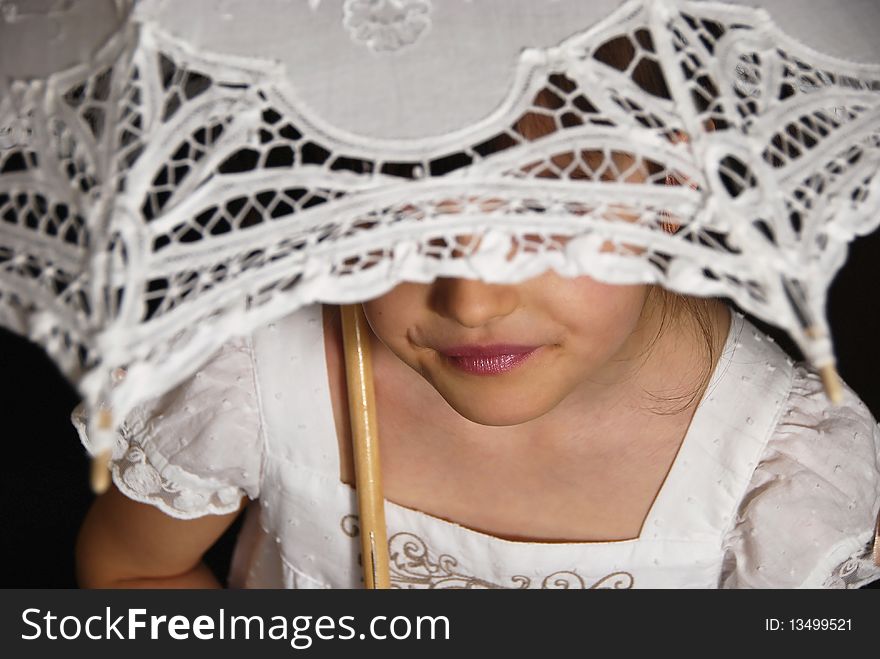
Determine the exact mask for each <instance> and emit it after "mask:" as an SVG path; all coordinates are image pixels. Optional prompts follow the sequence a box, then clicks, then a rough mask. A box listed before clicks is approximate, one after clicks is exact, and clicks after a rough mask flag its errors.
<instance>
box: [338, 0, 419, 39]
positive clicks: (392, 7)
mask: <svg viewBox="0 0 880 659" xmlns="http://www.w3.org/2000/svg"><path fill="white" fill-rule="evenodd" d="M431 9H432V7H431V2H430V0H346V2H345V5H344V6H343V14H344V18H343V24H344V25H345V27H346V28H348V31H349V34H350V35H351V38H352V40H353V41H356V42H361V43H363V44H364V45H366V46H367V47H368V48H370V50H373V51H375V52H393V51H396V50H399V49H400V48H403V47H404V46H409V45H412V44H414V43H415V42H416V41H418V40H419V39H420V38H421V37H422V36H423V35H424V34H425V32H426V31H427V29H428V27H429V26H430V24H431V19H430V13H431Z"/></svg>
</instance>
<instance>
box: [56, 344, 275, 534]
mask: <svg viewBox="0 0 880 659" xmlns="http://www.w3.org/2000/svg"><path fill="white" fill-rule="evenodd" d="M252 364H253V362H252V358H251V348H250V343H249V340H247V339H234V340H232V341H229V342H227V343H226V344H224V346H223V347H222V348H221V349H220V350H219V351H218V352H217V353H216V354H215V355H214V356H213V357H212V358H211V360H210V361H209V362H208V363H207V364H206V365H205V367H204V368H203V369H202V370H201V371H199V372H198V373H196V375H195V376H193V377H192V378H190V379H189V380H187V381H185V382H184V383H183V384H181V385H180V386H178V387H177V388H175V389H173V390H171V391H170V392H168V393H167V394H165V395H163V396H160V397H158V398H155V399H153V400H151V401H149V402H147V403H145V404H143V405H141V406H139V407H137V408H135V409H134V410H133V411H132V413H131V414H129V416H128V417H127V418H126V419H125V421H124V422H123V424H122V425H121V428H120V432H119V434H118V435H117V442H116V446H115V447H114V449H113V455H112V459H111V463H110V467H111V471H112V475H113V482H114V483H115V484H116V486H117V487H118V488H119V490H120V491H121V492H123V493H124V494H126V495H127V496H129V497H130V498H132V499H135V500H136V501H141V502H143V503H149V504H152V505H155V506H157V507H158V508H159V509H161V510H162V511H163V512H165V513H166V514H168V515H171V516H172V517H177V518H180V519H191V518H194V517H201V516H203V515H207V514H224V513H228V512H233V511H234V510H236V509H237V508H238V506H239V503H240V501H241V497H242V496H248V497H250V498H252V499H254V498H257V497H258V496H259V489H260V473H261V465H262V446H263V444H262V439H261V437H262V434H261V423H260V415H259V407H258V403H257V396H256V391H255V386H254V379H253V366H252ZM72 420H73V423H74V425H75V426H76V428H77V430H78V432H79V434H80V438H81V440H82V441H83V444H84V445H86V447H88V445H89V438H88V436H87V435H86V427H87V424H86V419H85V418H84V414H83V408H82V406H79V407H77V409H76V410H74V413H73V415H72Z"/></svg>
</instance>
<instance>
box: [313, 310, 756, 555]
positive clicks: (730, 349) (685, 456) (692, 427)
mask: <svg viewBox="0 0 880 659" xmlns="http://www.w3.org/2000/svg"><path fill="white" fill-rule="evenodd" d="M309 308H310V312H311V313H314V314H317V319H318V320H317V321H315V319H314V317H313V318H311V319H310V320H309V322H310V323H312V324H313V325H317V328H316V336H317V335H320V338H321V341H320V342H318V345H320V346H321V347H322V348H323V346H324V341H325V336H324V329H323V325H324V324H323V318H322V313H323V312H322V305H321V304H315V305H311V307H309ZM730 315H731V318H730V322H729V323H728V331H727V336H726V339H725V342H724V347H723V349H722V351H721V355H720V356H719V358H718V360H717V362H716V364H715V367H714V369H713V371H712V376H711V378H710V381H709V384H708V386H707V387H706V389H705V391H704V392H703V396H702V397H701V399H700V402H699V404H698V405H697V408H696V410H695V411H694V415H693V417H692V418H691V422H690V424H689V425H688V429H687V431H686V433H685V436H684V438H683V439H682V442H681V445H680V446H679V449H678V452H677V453H676V456H675V459H674V460H673V462H672V465H671V466H670V467H669V470H668V471H667V473H666V477H665V478H664V480H663V483H662V484H661V486H660V489H659V490H658V492H657V495H656V496H655V497H654V501H653V502H652V503H651V506H650V508H649V510H648V513H647V515H646V516H645V519H644V521H643V523H642V527H641V529H640V531H639V535H638V536H636V537H634V538H627V539H621V540H583V541H562V542H553V541H540V540H511V539H508V538H503V537H500V536H496V535H492V534H490V533H486V532H484V531H480V530H477V529H474V528H471V527H468V526H464V525H462V524H459V523H457V522H454V521H451V520H448V519H444V518H442V517H437V516H436V515H432V514H430V513H427V512H424V511H421V510H418V509H416V508H411V507H408V506H404V505H401V504H398V503H395V502H394V501H391V500H390V499H388V498H384V502H385V510H386V516H387V517H388V518H389V520H390V519H392V518H394V517H397V518H401V519H406V520H409V521H416V520H418V521H420V522H422V524H421V525H422V526H425V525H427V526H430V525H435V526H439V527H441V528H444V529H446V530H449V531H452V532H454V533H456V534H462V533H463V534H465V535H467V536H471V537H473V538H476V539H481V540H482V541H484V542H488V543H491V544H493V545H495V546H503V547H505V548H513V549H515V548H517V547H519V548H523V549H531V548H535V547H556V548H559V549H560V550H564V548H579V547H601V546H609V547H610V546H621V545H635V544H639V543H644V542H650V541H656V540H658V539H661V538H665V539H669V538H670V528H672V529H674V530H673V531H672V534H673V535H678V534H677V533H676V530H683V529H685V528H690V527H691V525H690V524H689V520H688V519H686V517H687V511H688V510H689V508H687V507H684V506H682V505H681V504H682V502H681V501H679V499H680V498H681V497H682V496H685V495H684V492H685V491H688V490H692V489H694V488H691V487H689V486H688V483H687V482H686V481H688V479H690V478H691V476H692V473H693V472H692V471H690V470H691V469H692V468H693V467H695V466H696V464H695V463H699V462H702V461H705V459H706V456H707V453H708V451H707V449H706V447H705V446H701V445H699V442H698V440H699V439H700V438H701V437H704V436H707V435H708V434H711V432H710V431H711V429H712V426H713V425H714V424H716V423H717V420H718V419H719V418H723V416H724V414H723V410H721V409H720V405H721V403H720V401H725V400H729V399H730V398H731V397H732V396H736V393H737V392H736V385H735V384H734V382H733V380H734V379H735V378H730V377H726V374H727V372H728V370H729V369H730V368H731V366H732V365H734V361H733V359H732V357H733V355H734V352H735V351H736V350H737V349H741V348H742V347H743V346H742V343H741V342H740V337H741V335H742V334H743V331H744V329H746V325H747V321H746V320H745V319H744V317H743V316H742V315H741V314H735V313H731V314H730ZM313 356H314V359H316V361H317V362H318V363H319V366H318V368H319V370H318V372H317V375H318V381H319V382H320V390H319V391H318V392H317V393H318V395H319V396H320V398H321V399H322V400H323V401H325V402H326V407H327V408H329V410H330V414H329V415H327V414H322V415H320V421H319V422H318V423H319V424H320V427H319V436H320V437H330V438H332V439H333V450H332V451H329V456H328V459H329V464H330V467H331V469H332V473H333V474H334V475H335V477H334V478H333V479H332V480H333V482H334V483H335V484H336V487H337V488H338V489H340V490H341V492H342V493H344V494H349V495H351V494H353V493H354V492H355V489H354V487H352V486H351V485H349V484H348V483H345V482H343V481H341V480H340V479H339V473H340V471H339V463H340V456H339V439H338V436H337V432H336V426H335V422H334V418H333V405H332V399H331V392H330V380H329V373H328V368H327V360H326V356H325V354H324V350H323V349H322V350H320V351H313ZM748 362H749V359H748V358H747V359H745V360H738V364H736V365H738V366H742V365H743V364H744V363H745V364H746V365H747V364H748ZM726 432H727V435H728V439H729V440H730V439H733V437H732V431H731V429H730V428H728V429H726ZM714 443H715V444H717V443H718V442H717V441H716V442H714ZM728 444H729V442H728ZM701 449H702V450H701ZM702 494H704V493H702V492H700V495H702ZM672 510H675V513H676V514H675V516H674V517H670V516H668V515H667V512H669V511H672ZM690 510H692V511H693V512H692V513H691V514H692V515H694V516H699V515H701V514H702V510H701V509H700V508H697V507H692V508H690ZM661 519H665V520H670V521H672V520H673V519H674V523H673V524H671V525H670V524H663V527H664V528H663V529H662V530H661V529H658V528H657V527H659V526H661ZM425 522H428V524H425ZM389 525H390V524H389ZM697 526H699V525H697ZM691 535H692V534H691Z"/></svg>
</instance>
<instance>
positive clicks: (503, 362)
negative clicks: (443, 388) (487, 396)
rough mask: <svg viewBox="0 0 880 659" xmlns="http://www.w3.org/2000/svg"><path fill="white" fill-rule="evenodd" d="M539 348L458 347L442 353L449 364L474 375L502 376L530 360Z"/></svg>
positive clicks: (509, 346)
mask: <svg viewBox="0 0 880 659" xmlns="http://www.w3.org/2000/svg"><path fill="white" fill-rule="evenodd" d="M537 349H538V346H520V345H491V346H457V347H453V348H447V349H445V350H442V351H441V352H442V353H443V354H444V355H445V356H446V358H447V360H449V363H450V364H452V365H453V366H455V367H456V368H458V369H460V370H462V371H464V372H465V373H471V374H473V375H500V374H501V373H506V372H508V371H510V370H512V369H514V368H516V367H517V366H519V365H520V364H521V363H522V362H524V361H525V360H526V359H528V358H529V357H530V356H531V355H532V353H534V352H535V351H536V350H537Z"/></svg>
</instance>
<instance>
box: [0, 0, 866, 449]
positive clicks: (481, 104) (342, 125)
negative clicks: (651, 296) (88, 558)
mask: <svg viewBox="0 0 880 659" xmlns="http://www.w3.org/2000/svg"><path fill="white" fill-rule="evenodd" d="M763 4H764V7H765V9H754V8H751V7H748V6H745V5H743V4H738V3H716V2H687V1H684V0H630V1H629V2H626V3H624V4H622V5H621V4H619V3H618V2H616V1H610V0H601V1H598V0H596V1H592V2H583V1H582V0H549V1H546V2H535V1H532V0H529V1H524V2H512V1H510V0H504V1H502V0H470V1H468V0H444V1H443V2H440V1H439V0H436V1H433V2H432V1H431V0H344V1H343V0H322V1H315V0H309V1H307V0H301V1H299V2H296V1H294V0H271V1H269V0H264V1H262V2H260V3H259V4H256V3H252V2H245V1H244V0H198V1H194V0H189V1H188V2H186V3H175V2H163V1H161V0H144V1H143V2H140V3H138V4H137V5H136V6H135V7H131V6H129V5H128V4H127V3H126V2H123V1H122V0H118V1H117V2H112V1H110V0H104V1H100V0H90V1H88V2H86V1H82V2H77V3H70V4H69V5H66V4H63V3H62V4H61V5H60V6H59V7H56V3H51V2H48V1H44V2H38V1H34V2H30V3H23V2H11V1H8V0H2V1H0V63H2V64H0V140H2V143H0V149H2V150H0V324H3V325H5V326H7V327H9V328H11V329H12V330H14V331H17V332H19V333H22V334H25V335H27V336H29V337H31V338H32V339H33V340H35V341H38V342H40V343H42V344H43V345H45V346H46V348H47V350H48V351H49V352H50V353H51V354H52V355H53V357H54V358H55V359H56V360H57V361H58V363H59V364H60V365H61V367H62V369H63V370H64V371H65V373H67V374H68V375H69V376H70V377H71V378H72V379H74V380H75V381H77V382H78V383H79V385H80V388H81V391H82V392H83V394H84V395H85V397H86V400H87V402H88V404H89V405H90V406H91V407H92V409H95V408H97V406H99V405H101V404H104V405H110V406H111V407H112V408H113V410H114V412H115V417H116V418H117V419H121V418H122V417H123V416H124V414H125V413H126V411H127V410H128V409H130V408H131V407H132V406H133V405H135V404H137V403H138V402H140V401H142V400H144V399H146V398H148V397H152V396H156V395H158V394H160V393H162V392H163V391H165V390H167V389H169V388H170V387H172V386H174V385H175V384H177V383H178V382H180V381H181V380H182V379H184V378H186V377H187V376H189V375H191V374H192V373H193V372H194V371H195V370H196V369H197V368H198V367H199V366H200V365H201V363H202V362H203V361H204V360H205V359H207V358H208V357H209V356H210V355H211V353H212V352H214V350H215V349H217V348H218V347H219V346H220V345H221V344H222V343H223V342H225V341H226V340H228V339H229V338H230V337H231V336H234V335H237V334H242V333H246V332H248V331H250V330H252V329H254V328H255V327H256V326H258V325H261V324H264V323H266V322H269V321H271V320H273V319H276V318H279V317H281V316H283V315H285V314H288V313H290V312H291V311H293V310H294V309H296V308H298V307H299V306H301V305H304V304H308V303H311V302H314V301H322V302H328V303H347V302H353V301H359V300H365V299H369V298H371V297H374V296H377V295H379V294H381V293H383V292H385V291H387V290H389V289H390V288H392V287H393V286H394V285H395V284H397V283H398V282H400V281H403V280H410V281H420V282H428V281H431V280H432V279H434V278H435V277H438V276H450V277H479V278H482V279H484V280H486V281H491V282H509V283H510V282H519V281H522V280H524V279H527V278H529V277H532V276H535V275H538V274H540V273H541V272H543V271H545V270H546V269H548V268H553V269H555V270H556V271H558V272H559V273H560V274H563V275H567V276H575V275H589V276H592V277H596V278H598V279H601V280H603V281H607V282H612V283H636V282H656V283H659V284H662V285H663V286H665V287H667V288H669V289H672V290H675V291H679V292H682V293H688V294H694V295H702V296H715V295H717V296H725V297H728V298H731V299H733V300H734V301H736V303H737V304H739V305H740V306H741V307H742V308H744V309H746V310H748V311H750V312H751V313H753V314H755V315H756V316H758V317H760V318H762V319H764V320H766V321H768V322H771V323H773V324H775V325H778V326H780V327H782V328H784V329H786V330H787V331H788V332H789V333H790V334H791V336H792V337H793V338H794V340H795V341H796V342H797V343H798V345H799V346H800V347H801V349H802V350H803V351H804V353H805V354H806V355H807V356H808V358H809V359H810V360H811V361H812V362H813V363H814V364H815V365H816V366H825V365H829V364H831V363H833V350H832V346H831V342H830V339H829V336H828V326H827V322H826V320H825V312H824V307H825V298H826V291H827V289H828V286H829V283H830V281H831V279H832V278H833V276H834V274H835V273H836V271H837V270H838V269H839V267H840V266H841V264H842V263H843V261H844V259H845V255H846V249H847V244H848V242H849V241H850V240H851V239H852V238H853V237H854V236H856V235H859V234H864V233H867V232H869V231H871V230H872V229H873V228H875V227H876V226H877V224H878V221H880V176H878V168H880V167H878V163H880V65H878V63H880V38H878V36H877V35H878V32H880V5H877V4H876V3H875V2H873V1H872V0H848V1H846V2H844V1H838V2H831V1H830V0H829V1H828V2H822V1H821V0H815V1H811V2H803V1H797V2H795V1H793V0H775V1H768V2H764V3H763ZM119 368H125V369H126V371H127V373H128V376H127V377H126V378H125V379H124V381H122V382H120V383H118V385H116V386H113V378H112V374H113V373H114V372H116V370H117V369H119ZM95 416H96V415H93V418H94V417H95ZM111 436H112V435H110V434H108V433H105V434H103V435H101V436H100V437H97V436H96V439H97V440H98V441H96V442H95V444H94V446H95V447H97V448H100V447H101V446H102V445H106V442H108V441H110V437H111ZM102 442H103V444H102Z"/></svg>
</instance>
